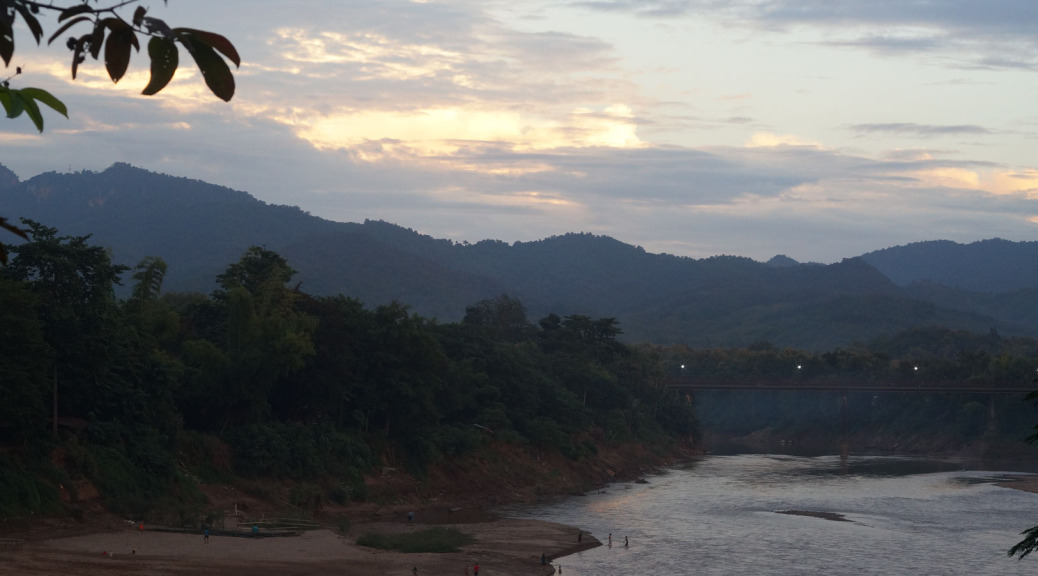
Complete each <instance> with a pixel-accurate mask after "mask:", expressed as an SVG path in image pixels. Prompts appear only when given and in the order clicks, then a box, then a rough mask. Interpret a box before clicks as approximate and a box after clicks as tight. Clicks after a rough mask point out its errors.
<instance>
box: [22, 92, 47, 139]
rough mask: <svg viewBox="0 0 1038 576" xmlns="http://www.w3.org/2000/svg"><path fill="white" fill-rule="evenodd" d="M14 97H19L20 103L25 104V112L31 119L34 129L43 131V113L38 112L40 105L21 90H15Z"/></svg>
mask: <svg viewBox="0 0 1038 576" xmlns="http://www.w3.org/2000/svg"><path fill="white" fill-rule="evenodd" d="M15 94H16V98H20V99H21V101H22V105H23V106H25V114H26V115H27V116H29V119H30V120H32V123H33V125H34V126H36V130H37V131H38V132H43V114H41V113H40V107H39V106H37V105H36V101H35V100H33V99H32V98H30V97H28V96H26V95H25V94H23V93H22V91H21V90H18V91H17V92H15Z"/></svg>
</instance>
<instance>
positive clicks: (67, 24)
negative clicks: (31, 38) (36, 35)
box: [47, 16, 90, 44]
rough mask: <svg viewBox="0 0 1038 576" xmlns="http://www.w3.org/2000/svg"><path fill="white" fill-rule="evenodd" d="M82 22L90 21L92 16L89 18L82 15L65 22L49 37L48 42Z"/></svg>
mask: <svg viewBox="0 0 1038 576" xmlns="http://www.w3.org/2000/svg"><path fill="white" fill-rule="evenodd" d="M80 22H90V18H88V17H87V16H80V17H79V18H73V19H72V20H69V21H68V22H65V23H64V24H62V25H61V28H58V29H57V30H55V31H54V33H53V34H51V35H50V38H48V39H47V44H50V43H51V42H53V41H54V39H55V38H57V37H59V36H61V35H62V34H63V33H64V32H65V31H66V30H68V29H69V28H71V27H73V26H75V25H76V24H79V23H80Z"/></svg>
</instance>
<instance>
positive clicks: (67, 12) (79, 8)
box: [58, 4, 94, 22]
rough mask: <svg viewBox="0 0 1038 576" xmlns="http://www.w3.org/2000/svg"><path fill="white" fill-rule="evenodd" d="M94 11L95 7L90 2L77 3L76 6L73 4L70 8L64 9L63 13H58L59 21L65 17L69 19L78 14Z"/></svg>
mask: <svg viewBox="0 0 1038 576" xmlns="http://www.w3.org/2000/svg"><path fill="white" fill-rule="evenodd" d="M93 11H94V9H93V8H91V7H90V6H89V5H88V4H77V5H75V6H72V7H69V8H66V9H64V10H62V11H61V14H59V15H58V22H61V21H62V20H65V19H68V18H71V17H73V16H75V15H76V14H83V13H85V12H93Z"/></svg>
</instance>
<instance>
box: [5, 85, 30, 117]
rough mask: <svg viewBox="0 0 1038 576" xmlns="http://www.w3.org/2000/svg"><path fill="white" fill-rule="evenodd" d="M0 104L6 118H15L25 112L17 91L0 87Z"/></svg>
mask: <svg viewBox="0 0 1038 576" xmlns="http://www.w3.org/2000/svg"><path fill="white" fill-rule="evenodd" d="M0 104H3V105H4V111H5V112H7V117H8V118H17V117H19V116H21V114H22V112H23V111H24V110H25V104H24V103H23V102H22V98H21V96H19V95H18V91H17V90H11V89H9V88H3V87H0Z"/></svg>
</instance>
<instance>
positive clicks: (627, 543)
mask: <svg viewBox="0 0 1038 576" xmlns="http://www.w3.org/2000/svg"><path fill="white" fill-rule="evenodd" d="M629 544H630V542H628V541H627V536H624V548H627V546H628V545H629Z"/></svg>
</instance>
